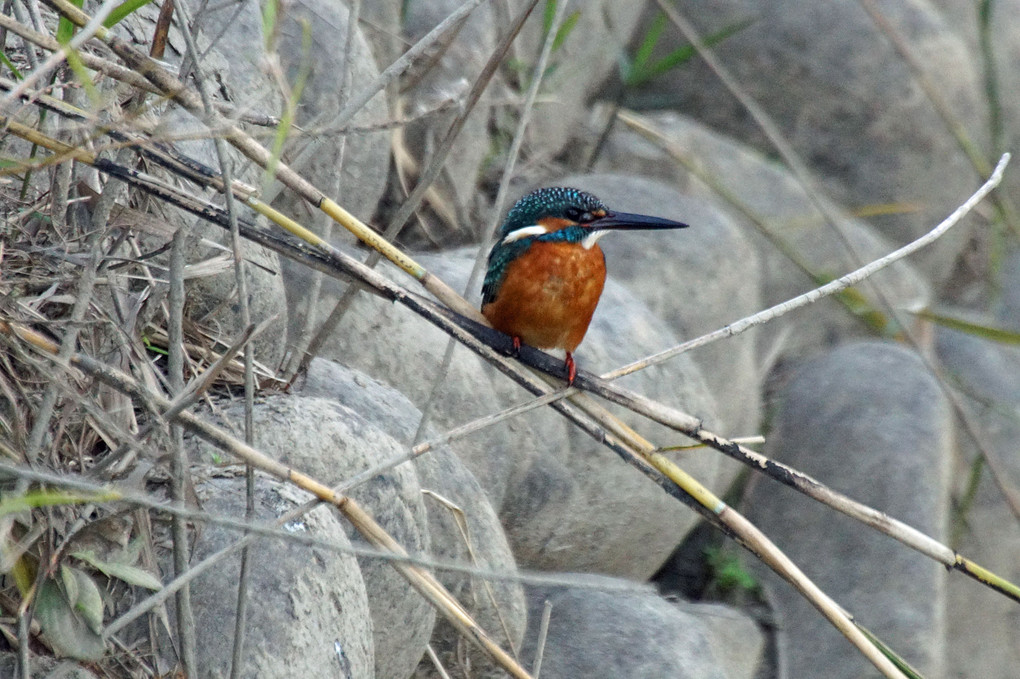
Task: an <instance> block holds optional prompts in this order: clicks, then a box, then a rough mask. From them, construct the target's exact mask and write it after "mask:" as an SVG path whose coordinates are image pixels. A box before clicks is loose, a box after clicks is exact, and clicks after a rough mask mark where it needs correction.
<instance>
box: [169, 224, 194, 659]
mask: <svg viewBox="0 0 1020 679" xmlns="http://www.w3.org/2000/svg"><path fill="white" fill-rule="evenodd" d="M186 239H187V232H186V231H185V229H183V228H179V229H177V231H176V232H174V236H173V240H172V241H171V245H170V291H169V294H168V297H167V303H168V307H169V315H168V319H167V335H168V336H169V340H168V342H167V353H168V356H167V359H168V360H167V373H168V374H167V378H168V379H169V381H170V389H171V395H173V396H174V397H175V398H177V399H180V398H181V396H183V395H184V353H185V351H184V264H185V261H184V247H185V243H186ZM170 437H171V443H172V445H173V462H172V464H171V469H170V497H171V498H172V500H173V502H175V503H176V504H177V506H178V507H184V506H185V505H186V504H187V501H186V495H187V493H186V488H187V485H188V483H187V476H188V474H189V469H190V464H189V462H188V451H187V450H186V449H185V448H184V430H183V429H181V426H180V425H178V424H172V425H171V426H170ZM170 529H171V533H172V536H173V559H174V575H175V576H180V575H182V574H184V573H186V572H187V570H188V564H189V562H190V561H191V556H190V554H189V551H190V550H189V549H188V522H187V521H186V520H185V519H183V518H181V517H179V516H174V517H173V519H172V521H171V524H170ZM175 603H176V606H177V637H178V641H179V647H180V657H181V663H182V665H183V666H184V672H185V674H189V673H195V672H197V671H198V660H197V653H196V648H197V645H198V642H197V636H196V631H195V614H194V611H193V610H192V607H191V591H190V588H188V587H182V588H181V590H180V591H179V592H178V593H177V595H176V597H175Z"/></svg>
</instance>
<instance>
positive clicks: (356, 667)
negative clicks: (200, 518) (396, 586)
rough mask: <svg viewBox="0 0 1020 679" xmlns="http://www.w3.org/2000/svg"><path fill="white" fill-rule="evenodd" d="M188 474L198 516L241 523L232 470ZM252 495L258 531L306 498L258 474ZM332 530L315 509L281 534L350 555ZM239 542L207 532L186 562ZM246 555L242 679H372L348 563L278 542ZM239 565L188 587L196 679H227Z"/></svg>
mask: <svg viewBox="0 0 1020 679" xmlns="http://www.w3.org/2000/svg"><path fill="white" fill-rule="evenodd" d="M195 471H196V472H197V476H199V478H200V479H201V480H200V481H198V482H197V483H196V484H195V490H196V493H197V494H198V497H199V499H200V500H201V502H202V506H203V509H205V510H206V511H208V512H210V513H212V514H216V515H219V516H232V517H235V518H237V519H243V518H244V515H245V499H244V498H245V480H244V477H243V474H242V473H238V472H237V471H236V470H235V471H234V472H233V473H231V472H229V471H228V472H227V473H226V474H224V472H223V471H220V470H216V469H213V468H211V467H204V468H202V469H201V470H199V469H196V470H195ZM255 488H256V490H255V499H256V502H255V507H256V513H255V519H256V521H263V522H265V521H271V520H274V519H276V518H278V517H280V516H282V515H283V514H285V513H287V512H289V511H290V510H291V509H294V508H295V507H297V506H299V505H301V504H303V503H304V502H305V501H307V499H308V498H309V496H308V494H307V493H303V492H301V491H298V490H297V489H295V488H294V487H293V486H290V485H288V484H284V483H281V482H279V481H277V480H275V479H272V478H269V477H266V476H263V475H261V474H259V475H258V477H257V480H256V487H255ZM340 521H341V520H340V518H339V517H338V516H337V515H336V513H335V512H334V511H333V510H332V509H330V508H329V507H318V508H316V509H315V510H313V511H311V512H309V513H308V514H305V515H304V516H303V517H302V518H301V519H299V520H296V521H294V522H292V523H290V524H288V526H287V527H288V529H289V530H292V531H294V532H297V533H299V534H306V535H311V536H313V537H316V538H320V539H323V540H328V541H330V542H333V543H336V544H340V545H348V544H350V543H349V542H348V540H347V536H346V535H345V534H344V528H343V526H342V525H341V523H340ZM239 537H240V533H238V532H237V531H236V530H228V529H226V528H223V527H221V526H216V525H207V526H205V528H204V529H203V530H202V531H201V532H200V533H198V534H197V537H196V541H195V544H194V549H193V551H192V562H193V563H197V562H199V561H201V560H202V559H203V558H205V557H207V556H209V555H210V554H213V553H214V552H217V551H219V550H221V549H223V548H225V547H227V546H228V545H230V544H232V543H234V542H236V541H237V540H238V539H239ZM251 549H252V552H251V558H250V559H249V562H248V567H249V573H250V578H251V579H250V580H249V589H248V614H247V638H246V640H245V667H244V669H243V670H242V671H241V674H242V675H245V676H266V677H281V678H284V679H286V678H293V679H297V678H298V677H309V676H318V675H321V674H322V673H323V672H324V671H329V672H332V673H334V674H336V675H338V676H348V677H352V678H354V677H360V678H362V679H372V678H373V677H375V676H376V674H375V671H374V669H373V654H374V652H373V639H372V617H371V614H370V612H369V605H368V599H367V597H366V592H365V584H364V582H363V581H362V578H361V572H360V571H359V569H358V564H357V561H356V560H355V559H354V557H352V556H349V555H344V554H340V553H337V552H332V551H328V550H324V549H322V548H320V547H304V546H295V545H293V544H288V543H286V542H284V541H281V540H262V541H259V542H257V543H255V544H254V545H253V546H252V548H251ZM240 563H241V558H240V552H236V553H234V554H233V555H231V556H230V557H228V558H227V559H225V560H224V561H223V562H222V563H221V564H220V565H219V566H217V567H215V568H211V569H209V570H208V571H206V573H204V574H202V575H201V576H199V577H198V578H196V579H195V580H194V581H193V582H192V584H191V601H192V606H193V608H194V611H195V625H196V628H197V630H198V635H197V636H198V649H197V651H198V664H199V667H201V668H202V669H201V672H200V675H201V677H203V678H205V677H210V678H211V677H218V676H226V674H227V671H228V668H229V666H230V658H231V653H232V649H233V634H232V633H231V632H230V631H231V630H233V628H234V616H235V611H236V607H237V577H238V572H239V568H240ZM168 608H170V609H172V608H173V607H172V606H168ZM327 668H329V669H328V670H327Z"/></svg>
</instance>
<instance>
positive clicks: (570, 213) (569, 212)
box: [563, 207, 585, 222]
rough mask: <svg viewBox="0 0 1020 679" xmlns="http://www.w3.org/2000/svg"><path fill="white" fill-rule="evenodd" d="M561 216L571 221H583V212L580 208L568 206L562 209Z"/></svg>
mask: <svg viewBox="0 0 1020 679" xmlns="http://www.w3.org/2000/svg"><path fill="white" fill-rule="evenodd" d="M563 216H564V217H566V218H567V219H569V220H570V221H572V222H582V221H584V216H585V213H584V211H582V210H581V209H580V208H576V207H568V208H567V209H566V210H565V211H564V213H563Z"/></svg>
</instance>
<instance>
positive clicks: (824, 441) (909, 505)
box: [748, 342, 954, 679]
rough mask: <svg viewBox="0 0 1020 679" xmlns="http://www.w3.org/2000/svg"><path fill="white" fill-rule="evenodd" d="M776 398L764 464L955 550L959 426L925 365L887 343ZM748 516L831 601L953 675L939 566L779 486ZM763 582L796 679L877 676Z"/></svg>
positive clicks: (799, 381) (796, 600)
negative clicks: (782, 466)
mask: <svg viewBox="0 0 1020 679" xmlns="http://www.w3.org/2000/svg"><path fill="white" fill-rule="evenodd" d="M778 398H779V403H780V406H779V410H778V412H777V413H776V417H775V426H774V430H773V432H772V434H771V436H770V437H769V441H768V444H767V446H766V454H767V455H769V456H770V457H773V458H775V459H778V460H780V461H782V462H785V463H786V464H789V465H791V466H792V467H794V468H796V469H799V470H800V471H802V472H805V473H807V474H809V475H811V476H812V477H814V478H816V479H818V480H819V481H821V482H822V483H825V484H827V485H829V486H830V487H832V488H834V489H835V490H837V491H840V492H843V493H845V494H847V495H848V496H850V497H851V498H854V499H856V500H858V501H860V502H863V503H865V504H867V505H869V506H871V507H874V508H875V509H878V510H880V511H884V512H886V513H888V514H889V515H890V516H892V517H895V518H897V519H900V520H902V521H904V522H906V523H907V524H909V525H911V526H914V527H915V528H917V529H919V530H921V531H923V532H924V533H926V534H928V535H931V536H932V537H934V538H935V539H937V540H945V539H946V523H947V512H948V490H949V488H948V472H949V463H950V457H951V455H952V450H953V444H954V441H953V423H952V418H951V413H950V410H949V406H948V402H947V399H946V398H945V396H944V395H943V394H942V392H941V390H940V389H939V387H938V384H937V383H936V381H935V379H934V378H933V377H932V376H931V374H930V373H928V372H927V370H926V369H925V367H924V364H923V363H922V362H921V360H920V359H919V358H918V357H917V356H916V355H914V354H912V353H910V352H909V351H907V350H906V349H904V348H902V347H899V346H896V345H892V344H887V343H882V342H863V343H854V344H848V345H845V346H843V347H840V348H838V349H836V350H834V351H832V352H830V353H828V354H826V355H824V356H822V357H820V358H818V359H816V360H813V361H810V362H808V363H806V364H804V365H803V366H801V367H800V369H799V370H798V371H797V374H796V375H795V376H794V377H793V378H792V379H791V380H790V381H789V383H788V384H787V385H786V386H785V387H784V388H783V389H782V391H781V393H779V394H778ZM748 504H749V510H748V514H749V515H750V518H751V519H752V521H754V522H755V523H756V524H758V525H759V526H760V527H761V529H762V530H763V531H764V532H765V534H766V535H768V536H769V537H770V538H772V539H773V540H774V541H775V543H776V544H777V545H778V546H779V548H780V549H782V550H783V551H785V552H786V554H787V555H788V556H789V557H790V558H791V559H793V561H794V562H795V563H797V564H798V565H799V566H800V567H801V568H802V569H803V570H804V572H805V573H806V574H807V575H808V577H810V578H812V579H813V580H814V582H815V583H816V584H817V585H818V586H819V587H821V588H822V590H824V591H825V592H826V593H828V594H829V595H830V596H831V597H832V598H833V599H835V600H836V601H838V602H839V603H840V605H842V606H844V607H846V609H847V610H848V611H850V612H851V613H852V614H854V615H855V616H856V617H857V619H858V620H859V621H860V622H861V624H863V625H864V626H865V627H867V628H868V629H870V630H871V631H872V632H874V633H875V634H876V635H878V637H879V638H881V639H882V640H883V641H884V642H885V643H887V644H889V645H890V646H891V647H892V648H893V649H895V650H896V651H897V652H899V653H901V654H902V655H903V657H904V658H905V659H906V660H907V661H908V662H909V663H911V664H912V665H913V666H915V667H916V668H918V669H919V670H920V672H921V673H922V674H923V675H924V676H934V677H940V676H944V672H945V659H944V657H943V653H944V649H945V641H946V640H945V627H946V620H945V615H946V585H945V580H946V571H945V569H944V568H943V567H942V566H941V565H939V564H937V563H935V562H933V561H931V560H930V559H928V558H926V557H924V556H922V555H920V554H918V553H917V552H914V551H912V550H910V549H908V548H906V547H904V546H903V545H901V544H899V543H898V542H896V541H894V540H891V539H890V538H888V537H886V536H884V535H881V534H879V533H878V532H877V531H874V530H872V529H870V528H868V527H866V526H864V525H862V524H860V523H858V522H856V521H853V520H851V519H850V518H848V517H846V516H843V515H842V514H837V513H835V512H834V511H833V510H830V509H827V508H825V507H824V506H822V505H820V504H818V503H816V502H814V501H813V500H810V499H808V498H807V497H805V496H802V495H801V494H799V493H796V492H794V491H793V490H792V489H790V488H787V487H785V486H782V487H780V486H778V485H777V484H775V483H773V482H764V481H763V482H762V483H760V484H759V485H758V487H757V490H756V492H755V493H754V494H753V496H752V497H751V498H750V500H749V503H748ZM761 570H764V569H761ZM762 578H763V579H764V582H765V583H766V584H767V585H768V586H770V587H771V588H772V589H773V591H774V593H775V597H774V598H775V601H776V605H777V607H778V609H779V613H780V617H781V619H782V620H783V621H784V629H785V631H786V633H787V635H788V637H789V643H788V644H787V651H788V657H787V659H786V661H787V663H788V665H787V666H788V668H789V676H791V677H821V676H824V677H832V678H833V679H843V678H846V679H849V678H850V677H859V676H861V675H862V674H869V673H870V672H872V668H871V667H870V665H869V664H868V663H867V661H866V660H865V659H864V658H863V657H861V656H860V654H858V653H857V651H856V650H855V649H854V648H853V646H851V645H850V644H849V643H847V641H846V639H845V638H843V637H842V635H840V634H839V632H837V631H836V630H835V629H834V628H833V627H831V626H829V625H828V624H826V623H825V621H824V620H823V619H822V618H821V617H820V615H819V614H818V613H817V611H816V610H815V609H814V608H813V607H812V606H811V604H809V603H808V602H807V601H806V600H805V599H803V598H802V597H801V596H800V595H799V594H797V593H796V592H795V591H794V590H793V589H792V588H791V587H789V586H788V585H787V584H786V583H785V582H784V581H779V580H778V578H776V576H774V575H772V574H771V572H768V573H763V574H762Z"/></svg>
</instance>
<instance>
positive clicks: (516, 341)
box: [513, 335, 521, 356]
mask: <svg viewBox="0 0 1020 679" xmlns="http://www.w3.org/2000/svg"><path fill="white" fill-rule="evenodd" d="M513 340H514V356H519V355H520V353H521V338H520V337H517V336H516V335H515V336H514V338H513Z"/></svg>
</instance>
